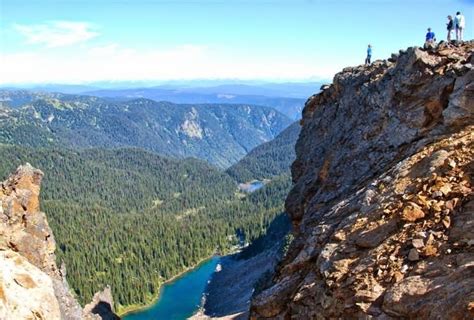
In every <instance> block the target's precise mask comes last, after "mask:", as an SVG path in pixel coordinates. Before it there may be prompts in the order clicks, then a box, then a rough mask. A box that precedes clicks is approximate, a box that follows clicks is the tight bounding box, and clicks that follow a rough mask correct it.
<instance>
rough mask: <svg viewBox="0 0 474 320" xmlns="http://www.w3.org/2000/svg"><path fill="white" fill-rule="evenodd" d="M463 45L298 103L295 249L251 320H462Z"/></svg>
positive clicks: (467, 57)
mask: <svg viewBox="0 0 474 320" xmlns="http://www.w3.org/2000/svg"><path fill="white" fill-rule="evenodd" d="M473 52H474V42H472V41H471V42H464V43H458V44H455V45H452V44H446V43H442V44H440V45H439V47H437V48H435V49H432V50H422V49H419V48H416V47H415V48H408V49H407V50H401V51H400V53H399V54H394V55H392V57H391V58H390V59H389V60H388V61H387V60H385V61H376V62H374V63H373V64H372V65H370V66H359V67H353V68H352V67H351V68H346V69H344V70H343V71H342V72H340V73H338V74H337V75H336V76H335V78H334V82H333V84H332V85H330V86H328V87H327V88H325V90H323V92H322V93H320V94H318V95H315V96H313V97H311V98H310V99H309V101H308V103H307V104H306V106H305V108H304V111H303V121H302V123H303V127H302V131H301V134H300V136H299V139H298V142H297V145H296V154H297V159H296V161H295V162H294V163H293V165H292V176H293V181H294V183H295V184H294V186H293V188H292V190H291V192H290V193H289V195H288V197H287V200H286V209H287V212H288V213H289V214H290V217H291V219H292V223H293V233H294V236H295V240H294V241H293V242H292V244H291V246H290V248H289V251H288V254H287V255H286V257H285V258H284V260H283V262H282V263H281V264H280V266H279V268H278V270H277V272H276V274H275V276H274V278H273V281H272V283H271V284H269V285H268V286H267V287H266V288H265V290H264V291H263V292H261V293H260V294H259V295H257V296H256V297H254V298H253V300H252V306H251V317H250V318H251V319H286V318H299V319H310V318H316V319H326V318H345V319H359V318H366V317H371V318H375V319H387V318H392V317H395V318H418V319H439V317H440V316H441V315H442V317H443V318H446V319H470V318H472V316H474V308H473V306H472V301H473V299H474V296H473V291H472V288H473V279H474V278H473V277H472V259H473V257H474V251H473V250H472V242H473V239H474V238H473V234H472V231H469V230H468V229H469V227H468V226H469V225H470V224H472V223H473V221H474V218H473V217H474V216H473V212H474V211H473V208H474V206H473V201H474V198H473V195H474V192H473V187H472V181H473V178H474V167H473V159H474V153H473V152H474V133H473V132H474V130H473V125H474V94H473V89H474V70H473V63H474V55H473Z"/></svg>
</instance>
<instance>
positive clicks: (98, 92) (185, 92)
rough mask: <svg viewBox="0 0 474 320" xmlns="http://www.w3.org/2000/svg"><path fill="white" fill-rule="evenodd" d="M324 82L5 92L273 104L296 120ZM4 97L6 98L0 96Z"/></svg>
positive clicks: (60, 87) (102, 85)
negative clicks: (306, 101) (308, 98)
mask: <svg viewBox="0 0 474 320" xmlns="http://www.w3.org/2000/svg"><path fill="white" fill-rule="evenodd" d="M321 84H322V82H308V83H253V82H248V83H246V82H243V83H237V82H236V83H234V82H224V83H221V82H219V81H207V82H206V81H201V82H199V81H192V82H182V83H181V82H170V83H168V84H162V85H159V86H153V87H150V86H149V85H148V86H147V83H145V82H137V83H133V82H132V83H123V84H121V83H115V84H114V83H96V84H91V85H59V84H57V85H55V84H51V85H43V86H34V87H30V88H28V90H18V89H14V88H11V89H6V88H4V89H3V90H0V93H1V92H6V91H16V92H31V91H34V92H35V93H37V94H40V93H42V94H43V95H48V94H55V92H61V93H66V94H81V95H91V96H97V97H101V98H107V99H110V100H114V101H125V100H131V99H137V98H147V99H152V100H155V101H169V102H173V103H190V104H196V103H201V104H203V103H204V104H208V103H219V104H222V103H232V104H252V105H261V106H267V107H272V108H274V109H276V110H278V111H280V112H281V113H283V114H286V115H287V116H289V117H290V118H292V119H294V120H298V119H299V118H301V110H302V107H303V105H304V102H305V100H306V98H307V97H309V96H311V95H312V94H314V93H315V92H317V91H318V90H319V88H320V86H321ZM0 100H2V97H1V96H0Z"/></svg>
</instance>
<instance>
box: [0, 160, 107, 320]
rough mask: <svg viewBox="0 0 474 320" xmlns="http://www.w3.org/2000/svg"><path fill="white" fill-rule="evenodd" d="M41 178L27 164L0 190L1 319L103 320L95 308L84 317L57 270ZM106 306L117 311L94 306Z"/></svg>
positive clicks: (54, 245)
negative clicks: (43, 206)
mask: <svg viewBox="0 0 474 320" xmlns="http://www.w3.org/2000/svg"><path fill="white" fill-rule="evenodd" d="M42 178H43V173H42V172H41V171H39V170H36V169H34V168H33V167H32V166H31V165H29V164H27V165H25V166H21V167H19V168H18V170H17V171H16V172H15V174H13V175H12V176H11V177H10V178H8V179H7V180H6V181H5V182H3V183H1V184H0V266H1V268H0V319H2V320H4V319H5V320H10V319H11V320H19V319H48V320H50V319H51V320H53V319H101V318H104V317H101V316H100V315H99V313H98V312H93V310H94V307H91V308H89V309H88V311H87V312H83V311H82V309H81V307H80V305H79V304H78V303H77V301H76V300H75V299H74V297H73V296H72V294H71V293H70V290H69V287H68V285H67V282H66V280H65V272H64V270H60V269H58V267H57V265H56V257H55V254H54V252H55V249H56V243H55V241H54V236H53V234H52V231H51V229H50V227H49V225H48V222H47V220H46V216H45V214H44V213H42V212H41V211H40V204H39V193H40V186H41V180H42ZM102 301H105V302H106V303H109V305H111V306H112V305H113V302H111V301H110V300H108V299H98V301H96V304H99V303H100V302H102ZM110 310H111V311H113V309H112V307H111V308H110ZM107 319H108V318H107ZM110 319H113V318H110Z"/></svg>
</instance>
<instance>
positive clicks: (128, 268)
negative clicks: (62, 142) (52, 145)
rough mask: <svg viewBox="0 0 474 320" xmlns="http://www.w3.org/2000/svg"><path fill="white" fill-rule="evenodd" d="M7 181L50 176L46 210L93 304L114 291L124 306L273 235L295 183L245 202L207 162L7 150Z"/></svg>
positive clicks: (122, 153)
mask: <svg viewBox="0 0 474 320" xmlns="http://www.w3.org/2000/svg"><path fill="white" fill-rule="evenodd" d="M0 154H1V155H2V156H1V158H0V176H1V177H6V175H7V174H8V173H9V172H11V171H12V170H13V169H14V168H15V167H16V166H17V165H18V164H20V163H25V162H27V161H28V162H30V163H32V164H33V165H34V166H36V167H38V168H41V169H42V170H43V171H44V173H45V178H44V181H43V191H42V193H41V199H42V202H41V206H42V209H43V210H44V211H45V212H46V214H47V215H48V219H49V223H50V225H51V228H52V229H53V231H54V233H55V237H56V241H57V244H58V248H59V250H58V252H57V255H58V257H59V259H60V260H63V261H65V262H66V265H67V268H68V276H67V278H68V281H69V283H70V284H71V286H72V288H73V289H74V291H75V292H76V294H77V296H78V298H79V299H80V300H81V301H82V302H84V301H89V300H90V299H91V298H92V295H93V293H94V292H96V291H98V290H100V289H102V288H103V287H104V286H105V285H111V286H112V292H113V295H114V299H115V302H116V304H117V306H118V308H119V310H122V307H123V306H129V305H132V304H143V303H146V302H148V301H149V299H151V298H152V297H154V296H156V294H157V293H158V288H159V286H160V285H161V284H162V283H163V281H165V280H166V279H169V278H170V277H172V276H175V275H176V274H178V273H179V272H181V271H183V270H185V269H186V268H188V267H191V266H193V265H195V264H196V263H197V262H199V261H200V260H201V259H204V258H206V257H209V256H210V255H212V254H213V253H215V252H226V251H227V250H228V249H229V248H230V247H231V246H233V245H235V244H237V243H238V242H239V240H243V241H251V240H253V239H255V238H257V237H258V236H259V235H261V234H263V233H264V231H265V228H266V226H267V225H268V224H269V223H270V221H272V219H273V218H274V217H275V216H276V215H277V214H278V213H280V212H282V210H283V207H282V199H283V198H284V195H285V194H286V193H287V192H288V189H289V187H290V182H289V181H288V180H284V181H282V183H277V184H274V185H272V184H270V185H268V186H267V187H266V188H264V189H262V190H260V191H258V192H255V193H252V194H250V195H243V194H240V193H237V185H236V183H235V182H234V181H233V180H232V179H231V177H229V176H228V175H227V174H225V173H223V172H220V171H218V170H216V169H214V168H213V167H212V166H210V165H208V164H207V163H205V162H203V161H200V160H195V159H187V160H174V159H168V158H164V157H161V156H157V155H155V154H153V153H150V152H146V151H142V150H138V149H117V150H104V149H89V150H83V151H78V152H75V151H71V150H68V149H43V148H34V149H33V148H27V147H21V146H7V145H1V146H0Z"/></svg>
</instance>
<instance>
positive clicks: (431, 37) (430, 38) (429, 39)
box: [425, 28, 436, 49]
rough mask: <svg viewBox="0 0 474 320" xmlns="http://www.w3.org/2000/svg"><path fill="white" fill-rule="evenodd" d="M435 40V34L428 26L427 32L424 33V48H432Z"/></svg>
mask: <svg viewBox="0 0 474 320" xmlns="http://www.w3.org/2000/svg"><path fill="white" fill-rule="evenodd" d="M435 42H436V35H435V33H434V32H433V31H431V28H428V33H427V34H426V39H425V49H428V48H433V47H434V46H435Z"/></svg>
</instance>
